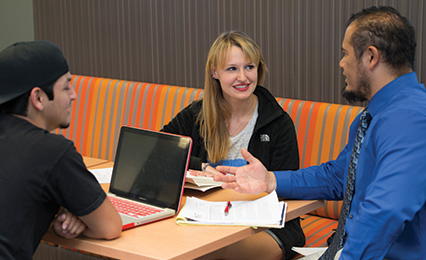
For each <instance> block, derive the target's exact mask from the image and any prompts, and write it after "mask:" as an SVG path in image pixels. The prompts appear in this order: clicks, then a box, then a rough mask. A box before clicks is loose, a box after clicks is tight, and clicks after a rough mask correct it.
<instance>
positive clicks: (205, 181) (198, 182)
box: [185, 172, 222, 192]
mask: <svg viewBox="0 0 426 260" xmlns="http://www.w3.org/2000/svg"><path fill="white" fill-rule="evenodd" d="M221 186H222V182H218V181H214V180H213V177H207V176H194V175H191V174H189V173H188V172H187V173H186V183H185V188H189V189H194V190H200V191H203V192H204V191H206V190H209V189H213V188H216V187H221Z"/></svg>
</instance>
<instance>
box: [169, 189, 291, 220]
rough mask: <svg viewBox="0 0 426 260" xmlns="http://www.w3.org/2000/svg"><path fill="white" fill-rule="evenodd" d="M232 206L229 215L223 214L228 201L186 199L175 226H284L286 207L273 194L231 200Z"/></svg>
mask: <svg viewBox="0 0 426 260" xmlns="http://www.w3.org/2000/svg"><path fill="white" fill-rule="evenodd" d="M231 204H232V207H231V208H230V209H229V214H228V215H225V213H224V209H225V207H226V205H227V202H211V201H204V200H200V199H197V198H194V197H188V198H187V199H186V203H185V205H184V207H183V208H182V210H181V211H180V213H179V214H178V216H177V218H176V223H177V224H180V225H185V224H187V225H231V226H254V227H284V223H285V212H286V210H287V204H286V203H284V202H280V201H278V197H277V194H276V192H275V191H274V192H272V193H270V194H268V195H266V196H264V197H262V198H260V199H257V200H255V201H232V202H231Z"/></svg>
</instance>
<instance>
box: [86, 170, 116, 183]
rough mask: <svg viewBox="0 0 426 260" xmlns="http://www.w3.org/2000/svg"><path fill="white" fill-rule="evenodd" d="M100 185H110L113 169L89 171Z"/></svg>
mask: <svg viewBox="0 0 426 260" xmlns="http://www.w3.org/2000/svg"><path fill="white" fill-rule="evenodd" d="M89 171H90V172H91V173H92V174H93V175H95V178H96V179H97V180H98V182H99V183H110V182H111V176H112V167H110V168H101V169H93V170H89Z"/></svg>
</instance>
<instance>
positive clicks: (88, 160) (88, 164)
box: [83, 156, 108, 169]
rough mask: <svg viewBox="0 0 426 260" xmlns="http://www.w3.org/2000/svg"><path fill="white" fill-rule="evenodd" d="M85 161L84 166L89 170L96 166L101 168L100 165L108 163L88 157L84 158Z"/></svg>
mask: <svg viewBox="0 0 426 260" xmlns="http://www.w3.org/2000/svg"><path fill="white" fill-rule="evenodd" d="M83 161H84V164H85V165H86V167H87V168H89V169H92V168H94V167H96V166H100V165H103V164H106V163H108V161H107V160H104V159H98V158H92V157H87V156H83ZM101 168H103V167H101Z"/></svg>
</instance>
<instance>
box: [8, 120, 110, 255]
mask: <svg viewBox="0 0 426 260" xmlns="http://www.w3.org/2000/svg"><path fill="white" fill-rule="evenodd" d="M105 197H106V195H105V192H103V190H102V188H101V187H100V185H99V183H98V182H97V181H96V179H95V177H94V176H93V175H92V174H91V173H90V172H89V171H88V170H87V168H86V166H85V165H84V162H83V159H82V157H81V155H80V154H79V153H78V152H77V151H76V149H75V147H74V145H73V143H72V142H71V141H70V140H67V139H66V138H64V137H63V136H60V135H55V134H51V133H49V132H47V131H45V130H43V129H40V128H38V127H36V126H34V125H33V124H31V123H29V122H28V121H26V120H24V119H21V118H18V117H15V116H12V115H6V114H0V210H1V211H0V259H32V256H33V254H34V252H35V250H36V249H37V246H38V244H39V242H40V239H41V238H42V236H43V235H44V234H45V233H46V231H47V229H48V227H49V225H50V223H51V221H52V220H53V218H54V216H55V214H56V213H57V212H58V210H59V207H60V206H62V207H64V208H66V209H68V210H69V211H70V212H72V213H73V214H74V215H77V216H84V215H87V214H89V213H91V212H92V211H94V210H95V209H96V208H98V207H99V206H100V205H101V204H102V202H103V201H104V199H105Z"/></svg>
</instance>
